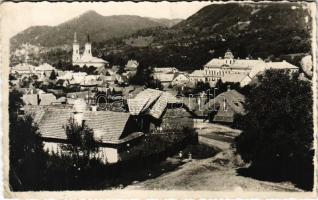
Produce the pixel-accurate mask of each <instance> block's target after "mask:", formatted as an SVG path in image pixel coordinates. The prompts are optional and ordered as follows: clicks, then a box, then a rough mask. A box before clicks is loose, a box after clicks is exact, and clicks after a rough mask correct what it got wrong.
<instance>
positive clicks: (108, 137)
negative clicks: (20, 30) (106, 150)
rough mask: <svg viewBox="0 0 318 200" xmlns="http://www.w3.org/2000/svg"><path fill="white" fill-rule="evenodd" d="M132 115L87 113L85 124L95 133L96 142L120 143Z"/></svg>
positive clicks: (103, 112)
mask: <svg viewBox="0 0 318 200" xmlns="http://www.w3.org/2000/svg"><path fill="white" fill-rule="evenodd" d="M129 116H130V114H129V113H124V112H110V111H97V112H93V111H86V112H85V113H84V120H85V123H86V124H87V126H88V127H89V128H92V129H93V131H94V137H95V139H96V140H100V141H102V142H104V143H118V142H119V140H120V137H121V135H122V133H123V131H124V128H125V126H126V123H127V121H128V119H129Z"/></svg>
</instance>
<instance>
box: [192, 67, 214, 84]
mask: <svg viewBox="0 0 318 200" xmlns="http://www.w3.org/2000/svg"><path fill="white" fill-rule="evenodd" d="M189 79H190V83H191V84H193V85H195V84H197V83H198V82H206V77H205V74H204V71H203V70H194V71H193V72H192V73H191V74H189ZM216 80H217V79H214V80H213V81H215V82H216Z"/></svg>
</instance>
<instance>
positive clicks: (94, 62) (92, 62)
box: [72, 32, 109, 68]
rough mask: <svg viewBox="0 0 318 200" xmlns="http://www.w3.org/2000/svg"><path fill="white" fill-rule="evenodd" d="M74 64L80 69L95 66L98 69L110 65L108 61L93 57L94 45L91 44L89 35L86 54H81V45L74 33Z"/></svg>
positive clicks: (85, 49)
mask: <svg viewBox="0 0 318 200" xmlns="http://www.w3.org/2000/svg"><path fill="white" fill-rule="evenodd" d="M72 63H73V65H78V66H80V67H84V66H87V67H90V66H94V67H96V68H99V67H104V66H107V65H108V64H109V63H108V62H107V61H106V60H103V59H101V58H97V57H94V56H93V55H92V44H91V42H90V38H89V35H87V41H86V43H85V48H84V52H83V54H80V45H79V43H78V42H77V36H76V32H75V33H74V42H73V55H72Z"/></svg>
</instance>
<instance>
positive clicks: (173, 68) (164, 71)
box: [154, 67, 177, 73]
mask: <svg viewBox="0 0 318 200" xmlns="http://www.w3.org/2000/svg"><path fill="white" fill-rule="evenodd" d="M173 71H177V68H175V67H155V68H154V72H163V73H168V72H173Z"/></svg>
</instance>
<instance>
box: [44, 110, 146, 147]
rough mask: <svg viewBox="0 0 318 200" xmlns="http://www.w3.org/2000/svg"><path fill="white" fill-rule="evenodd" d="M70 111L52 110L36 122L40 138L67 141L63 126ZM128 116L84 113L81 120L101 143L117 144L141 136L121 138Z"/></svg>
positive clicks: (101, 112) (139, 134) (135, 134)
mask: <svg viewBox="0 0 318 200" xmlns="http://www.w3.org/2000/svg"><path fill="white" fill-rule="evenodd" d="M73 116H74V114H73V110H71V109H52V110H47V111H46V112H45V113H44V114H42V117H41V120H38V121H39V122H38V124H39V130H40V133H41V136H42V137H44V138H54V139H63V140H65V139H67V137H66V134H65V130H64V128H63V126H65V125H66V124H67V123H68V120H69V119H70V118H71V117H73ZM129 117H130V114H129V113H124V112H111V111H85V112H84V116H83V120H85V123H86V125H87V126H88V127H89V128H91V129H93V132H94V137H95V139H96V140H97V141H100V142H102V143H110V144H119V143H122V142H125V141H129V140H131V139H134V138H136V137H139V136H141V135H143V133H141V132H137V133H133V134H129V135H128V136H127V137H124V138H121V136H122V134H123V132H124V129H125V127H126V124H127V121H128V120H129Z"/></svg>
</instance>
